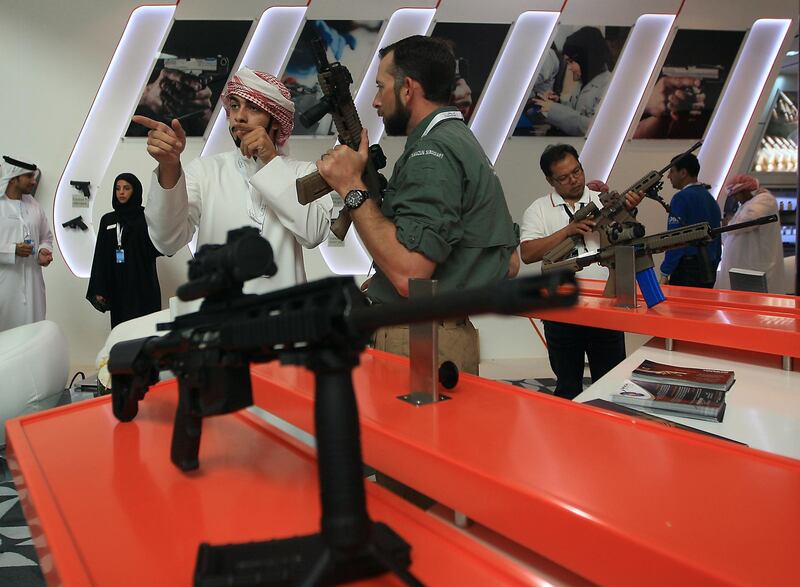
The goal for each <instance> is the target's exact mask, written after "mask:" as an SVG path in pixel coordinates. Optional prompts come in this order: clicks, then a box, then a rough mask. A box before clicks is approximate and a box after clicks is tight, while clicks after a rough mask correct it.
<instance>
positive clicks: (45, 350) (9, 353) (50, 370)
mask: <svg viewBox="0 0 800 587" xmlns="http://www.w3.org/2000/svg"><path fill="white" fill-rule="evenodd" d="M68 374H69V347H68V345H67V338H66V337H65V336H64V333H63V332H62V330H61V328H60V327H59V326H58V324H56V323H55V322H51V321H50V320H42V321H40V322H34V323H32V324H25V325H23V326H17V327H16V328H10V329H9V330H4V331H3V332H0V445H5V443H6V433H5V423H6V420H8V419H10V418H16V417H17V416H21V415H23V414H30V413H32V412H38V411H39V410H46V409H47V408H52V407H53V406H55V405H56V404H57V403H58V400H59V399H60V398H61V395H62V393H63V392H64V388H65V387H66V384H67V376H68Z"/></svg>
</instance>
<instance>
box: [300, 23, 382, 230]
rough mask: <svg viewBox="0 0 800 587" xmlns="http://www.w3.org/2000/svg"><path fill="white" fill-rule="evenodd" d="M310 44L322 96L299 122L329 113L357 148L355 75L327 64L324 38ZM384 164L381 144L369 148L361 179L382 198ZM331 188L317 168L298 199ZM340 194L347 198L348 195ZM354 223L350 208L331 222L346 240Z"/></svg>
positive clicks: (307, 122)
mask: <svg viewBox="0 0 800 587" xmlns="http://www.w3.org/2000/svg"><path fill="white" fill-rule="evenodd" d="M311 47H312V49H313V51H314V58H315V59H316V61H317V79H318V80H319V85H320V88H321V89H322V93H323V97H322V99H321V100H320V101H319V102H317V104H315V105H314V106H312V107H311V108H309V109H308V110H306V111H305V112H303V113H302V114H301V115H300V121H301V122H302V123H303V124H305V125H306V126H311V125H313V124H314V123H315V122H317V121H318V120H319V119H320V118H322V117H323V116H325V115H326V114H330V115H331V116H332V117H333V123H334V124H335V125H336V132H337V133H339V142H340V143H341V144H342V145H347V146H348V147H350V148H352V149H353V150H355V151H358V146H359V145H360V144H361V128H362V127H361V119H360V118H359V117H358V111H356V106H355V104H354V103H353V96H352V95H351V94H350V84H352V83H353V77H352V76H351V75H350V71H349V70H348V69H347V68H346V67H345V66H344V65H342V64H341V63H339V62H338V61H335V62H334V63H328V56H327V54H326V53H325V45H324V43H323V42H322V39H320V38H319V37H317V38H315V39H313V40H312V41H311ZM385 166H386V157H385V156H384V154H383V151H382V150H381V148H380V145H372V146H371V147H370V148H369V157H368V158H367V166H366V168H365V169H364V175H363V177H362V179H363V181H364V184H366V186H367V189H368V190H369V193H370V196H372V197H373V198H378V199H379V198H380V197H381V193H382V192H383V188H384V187H386V179H385V178H384V177H383V176H382V175H381V174H379V173H378V170H379V169H383V168H384V167H385ZM332 190H333V188H332V187H331V186H329V185H328V184H327V183H326V182H325V180H324V179H322V176H321V175H320V174H319V171H315V172H313V173H310V174H309V175H306V176H305V177H301V178H299V179H298V180H297V201H298V202H300V203H301V204H303V205H306V204H309V203H311V202H313V201H314V200H316V199H318V198H321V197H322V196H324V195H325V194H328V193H330V192H331V191H332ZM340 195H341V196H342V197H344V196H345V195H346V194H340ZM351 222H352V221H351V220H350V211H349V210H348V209H347V208H343V209H342V211H341V212H340V213H339V216H338V218H336V220H334V221H333V223H332V224H331V232H333V234H335V235H336V237H337V238H339V240H344V237H345V235H346V234H347V231H348V229H349V228H350V223H351Z"/></svg>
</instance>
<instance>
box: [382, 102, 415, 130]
mask: <svg viewBox="0 0 800 587" xmlns="http://www.w3.org/2000/svg"><path fill="white" fill-rule="evenodd" d="M395 104H397V108H395V111H394V113H392V114H391V115H390V116H385V117H384V118H383V126H384V127H385V128H386V134H387V135H389V136H390V137H401V136H404V135H405V134H406V129H407V128H408V121H409V120H410V119H411V111H410V110H408V109H407V108H406V107H405V106H403V103H402V102H400V98H399V96H398V97H396V100H395Z"/></svg>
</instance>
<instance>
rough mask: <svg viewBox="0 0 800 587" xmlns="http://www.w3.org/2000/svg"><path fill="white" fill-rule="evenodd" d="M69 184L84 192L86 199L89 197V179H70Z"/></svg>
mask: <svg viewBox="0 0 800 587" xmlns="http://www.w3.org/2000/svg"><path fill="white" fill-rule="evenodd" d="M69 185H71V186H72V187H74V188H75V189H76V190H78V191H79V192H83V195H84V196H86V199H87V200H88V199H89V196H90V194H89V182H88V181H70V182H69Z"/></svg>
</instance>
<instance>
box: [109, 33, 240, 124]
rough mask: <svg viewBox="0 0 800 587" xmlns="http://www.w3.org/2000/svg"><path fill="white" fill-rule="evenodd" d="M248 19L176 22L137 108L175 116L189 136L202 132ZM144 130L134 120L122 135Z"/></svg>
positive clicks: (155, 115) (158, 115)
mask: <svg viewBox="0 0 800 587" xmlns="http://www.w3.org/2000/svg"><path fill="white" fill-rule="evenodd" d="M251 24H252V23H251V21H249V20H208V21H203V20H178V21H175V23H174V24H173V25H172V29H171V30H170V32H169V35H168V36H167V40H166V41H165V42H164V46H163V48H162V49H161V53H160V54H159V55H158V57H157V58H156V61H155V64H154V66H153V69H152V71H151V72H150V76H149V78H148V80H147V84H146V85H145V88H144V90H143V91H142V95H141V97H140V98H139V102H138V105H137V106H136V112H135V113H136V114H140V115H142V116H147V117H148V118H152V119H154V120H159V121H161V122H165V123H167V124H169V122H170V121H171V120H172V119H173V118H177V119H178V120H180V122H181V126H183V129H184V131H186V135H187V136H190V137H199V136H203V133H205V130H206V127H207V126H208V123H209V121H210V120H211V115H212V113H213V112H214V106H215V105H216V103H217V100H219V97H220V95H221V94H222V90H223V89H224V87H225V82H226V81H227V80H228V77H229V76H230V74H231V73H232V72H231V68H232V67H233V65H234V63H236V59H237V57H238V56H239V52H240V51H241V50H242V44H243V43H244V40H245V38H246V37H247V33H248V32H249V30H250V26H251ZM147 131H148V129H147V128H145V127H144V126H142V125H140V124H136V123H133V122H132V123H131V124H130V126H128V130H127V131H126V133H125V136H126V137H143V136H147Z"/></svg>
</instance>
